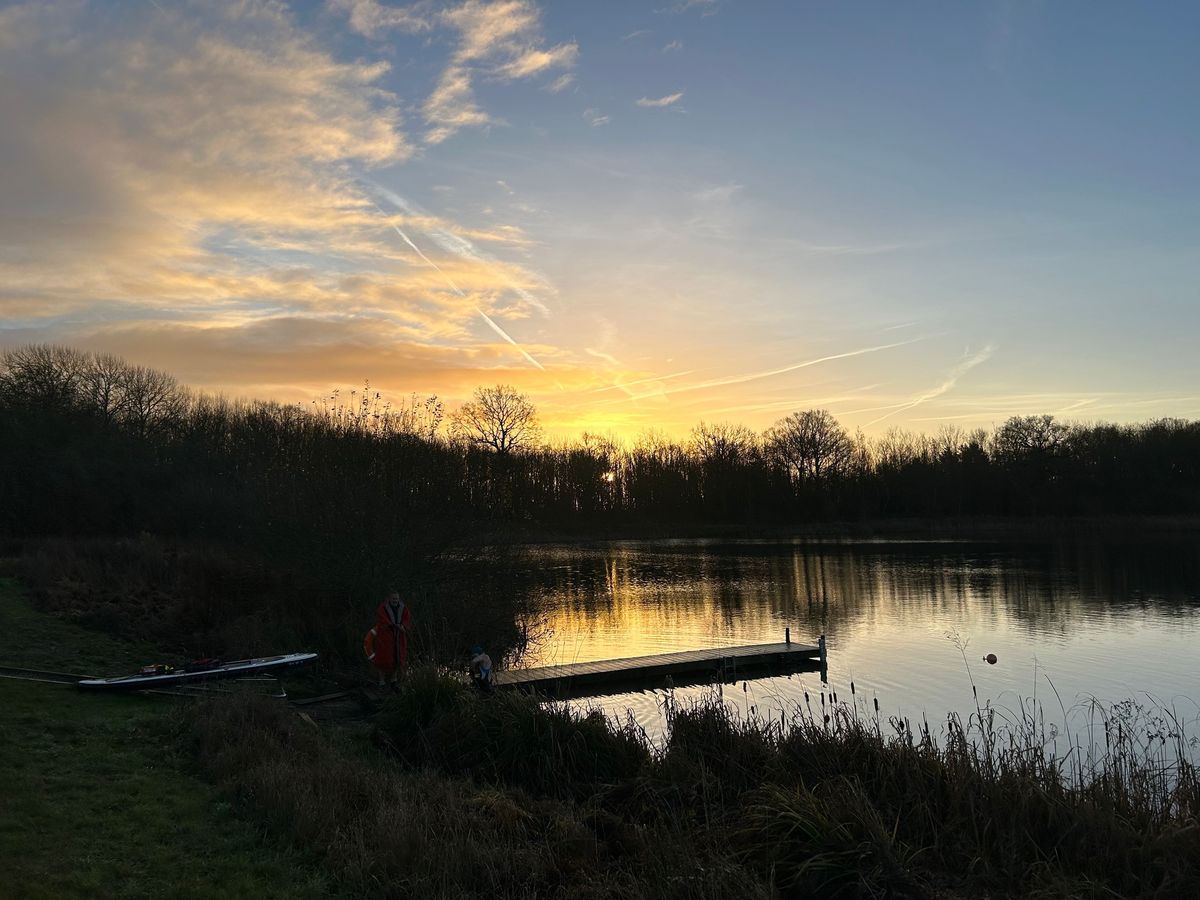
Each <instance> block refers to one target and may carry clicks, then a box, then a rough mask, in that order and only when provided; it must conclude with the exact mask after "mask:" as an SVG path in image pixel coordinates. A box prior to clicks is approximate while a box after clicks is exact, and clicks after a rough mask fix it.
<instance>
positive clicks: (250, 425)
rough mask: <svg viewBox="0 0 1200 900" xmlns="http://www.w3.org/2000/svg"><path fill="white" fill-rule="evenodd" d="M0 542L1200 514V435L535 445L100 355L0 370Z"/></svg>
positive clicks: (513, 401)
mask: <svg viewBox="0 0 1200 900" xmlns="http://www.w3.org/2000/svg"><path fill="white" fill-rule="evenodd" d="M0 429H2V431H3V433H4V434H5V436H6V437H5V440H4V441H3V442H0V463H2V464H3V471H4V472H5V473H6V474H5V475H4V476H0V510H2V512H0V529H3V531H5V532H7V533H10V534H13V533H24V534H31V533H32V534H61V533H67V532H73V533H78V532H81V531H82V532H85V533H104V534H113V533H129V532H132V533H139V532H142V531H150V532H152V533H158V534H161V533H204V534H207V535H211V536H237V537H238V539H239V540H242V539H244V538H245V537H246V536H247V535H248V534H255V533H261V532H262V531H263V530H266V531H269V532H272V533H274V534H276V535H278V534H279V533H280V532H281V531H282V532H287V533H290V534H294V529H295V528H297V527H299V528H300V529H302V531H303V533H304V534H306V535H310V536H315V535H318V534H319V535H321V536H322V537H321V538H319V539H320V540H328V539H329V538H330V535H331V533H336V532H339V531H343V530H345V529H347V528H352V529H356V530H358V531H359V533H360V534H364V535H378V534H379V531H380V529H381V528H382V529H384V530H387V529H391V528H395V527H409V526H411V525H413V524H414V523H415V522H416V521H420V522H422V523H430V522H432V521H435V520H446V519H448V518H453V519H454V520H455V521H457V522H460V523H461V522H463V521H471V522H474V523H480V522H492V523H494V522H513V523H540V524H545V525H551V526H553V525H561V524H585V525H586V524H596V525H613V524H620V523H629V524H637V523H666V524H670V523H680V524H685V523H686V524H694V523H697V522H709V523H752V524H760V525H769V526H778V525H788V524H798V523H805V522H820V521H829V520H839V521H852V520H864V519H871V518H901V517H945V516H1103V515H1130V514H1133V515H1193V514H1196V513H1200V421H1186V420H1181V419H1160V420H1155V421H1150V422H1144V423H1139V424H1131V425H1117V424H1110V423H1087V424H1085V423H1064V422H1060V421H1058V420H1056V419H1055V418H1054V417H1053V416H1051V415H1029V416H1014V417H1012V418H1010V419H1008V420H1007V421H1005V422H1004V423H1002V424H1001V425H999V426H997V427H995V428H993V429H990V430H985V429H976V430H973V431H965V430H963V429H960V428H956V427H953V426H944V427H942V428H941V429H939V430H938V431H937V432H936V433H934V434H914V433H911V432H906V431H902V430H899V429H893V430H891V431H888V432H887V433H885V434H884V435H882V436H879V437H867V436H865V435H863V434H862V433H861V432H851V431H849V430H848V429H846V428H845V427H844V426H843V425H841V424H840V423H839V422H838V421H837V420H836V419H835V418H834V417H833V416H832V415H831V414H830V413H828V412H826V411H824V410H798V411H796V412H794V413H792V414H790V415H788V416H785V417H783V418H781V419H780V420H779V421H778V422H776V423H775V424H774V425H773V426H772V427H770V428H769V429H767V430H766V431H764V432H761V433H759V432H755V431H752V430H750V429H749V428H746V427H745V426H743V425H739V424H735V423H726V422H720V423H713V422H700V423H698V424H697V425H696V426H695V427H694V428H693V429H692V431H691V434H690V436H689V437H688V438H686V439H682V440H678V439H673V438H670V437H667V436H665V435H663V434H661V433H657V432H647V433H645V434H643V435H641V436H640V437H638V438H636V439H635V440H633V441H632V442H629V443H624V442H621V441H619V440H617V439H615V438H613V437H611V436H605V435H598V434H591V433H584V434H582V435H581V436H580V437H579V438H578V439H577V440H574V441H559V442H556V443H547V442H545V441H543V440H542V439H541V431H540V429H539V427H538V419H537V410H536V408H535V407H534V405H533V403H532V402H531V401H530V400H529V398H528V397H525V396H524V395H522V394H520V393H518V392H517V391H515V390H514V389H512V388H510V387H506V386H503V385H500V386H496V387H486V388H480V389H479V390H477V391H476V392H475V396H474V398H473V399H472V400H471V401H470V402H467V403H465V404H464V405H463V406H462V407H461V408H460V409H458V410H455V411H453V412H451V413H449V414H447V411H446V410H445V408H444V406H443V403H442V402H441V401H440V400H439V399H438V398H436V397H418V396H416V395H410V396H408V397H406V398H403V399H400V400H398V401H396V400H388V399H387V398H385V397H383V396H381V395H380V394H379V393H378V392H375V391H373V390H371V389H370V387H369V385H368V387H366V388H365V389H363V390H361V391H359V390H354V391H350V392H346V393H342V392H334V393H332V394H330V395H329V396H327V397H325V398H323V399H322V400H320V401H318V402H314V403H312V404H310V405H308V406H299V405H286V404H281V403H276V402H269V401H253V402H241V401H229V400H225V399H222V398H218V397H213V396H209V395H204V394H196V393H193V392H191V391H188V390H186V389H184V388H182V387H181V386H180V385H179V384H178V383H177V382H176V380H175V379H174V378H173V377H172V376H171V375H169V374H167V373H164V372H159V371H156V370H153V369H147V368H145V367H141V366H136V365H131V364H128V363H126V362H124V361H123V360H121V359H119V358H117V357H114V356H110V355H104V354H91V353H84V352H80V351H77V350H73V349H70V348H65V347H56V346H45V345H40V346H28V347H22V348H18V349H14V350H10V351H8V352H6V353H4V354H3V355H2V356H0Z"/></svg>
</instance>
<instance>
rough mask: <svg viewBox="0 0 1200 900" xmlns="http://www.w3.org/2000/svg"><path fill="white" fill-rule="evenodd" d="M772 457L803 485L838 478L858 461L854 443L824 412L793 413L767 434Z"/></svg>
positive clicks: (817, 410)
mask: <svg viewBox="0 0 1200 900" xmlns="http://www.w3.org/2000/svg"><path fill="white" fill-rule="evenodd" d="M766 437H767V446H768V448H769V449H770V452H771V455H772V457H774V459H775V460H776V461H777V462H778V463H779V464H781V465H783V466H785V467H786V468H787V470H788V472H789V473H790V474H791V476H792V477H793V478H794V479H796V480H797V481H799V482H807V481H816V482H820V481H822V480H824V479H830V478H837V477H838V476H840V475H842V474H843V473H845V471H846V470H847V469H848V467H849V466H850V462H851V460H852V459H853V458H854V442H853V441H852V440H851V439H850V435H849V433H848V432H847V431H846V429H845V428H843V427H842V426H841V425H840V424H839V423H838V420H837V419H835V418H834V417H833V416H832V415H830V414H829V412H827V411H826V410H823V409H810V410H807V411H806V412H798V413H792V414H791V415H790V416H787V417H786V418H783V419H780V420H779V421H778V422H776V423H775V424H774V425H773V426H771V428H770V429H769V430H768V431H767V436H766Z"/></svg>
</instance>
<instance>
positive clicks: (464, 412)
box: [450, 384, 541, 455]
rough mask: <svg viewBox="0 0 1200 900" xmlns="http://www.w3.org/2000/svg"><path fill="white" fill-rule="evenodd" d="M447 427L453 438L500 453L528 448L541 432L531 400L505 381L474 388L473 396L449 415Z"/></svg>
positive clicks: (505, 453) (504, 453)
mask: <svg viewBox="0 0 1200 900" xmlns="http://www.w3.org/2000/svg"><path fill="white" fill-rule="evenodd" d="M450 427H451V433H452V434H453V435H454V436H455V437H457V438H460V439H462V440H465V441H466V442H468V443H470V444H476V445H479V446H482V447H490V448H491V449H492V450H495V451H496V452H497V453H499V454H502V455H507V454H509V453H513V452H514V451H518V450H526V449H529V448H530V447H532V446H533V445H534V444H535V443H536V442H537V440H538V436H539V435H540V433H541V428H540V426H539V425H538V420H537V410H536V409H535V408H534V405H533V403H532V402H530V400H529V398H528V397H527V396H525V395H524V394H522V393H519V392H518V391H517V389H516V388H513V387H510V386H508V385H506V384H498V385H496V386H495V387H491V388H477V389H476V390H475V397H474V399H473V400H471V401H469V402H467V403H464V404H463V405H462V406H461V407H460V408H459V409H458V410H457V412H455V413H454V415H453V416H452V417H451V423H450Z"/></svg>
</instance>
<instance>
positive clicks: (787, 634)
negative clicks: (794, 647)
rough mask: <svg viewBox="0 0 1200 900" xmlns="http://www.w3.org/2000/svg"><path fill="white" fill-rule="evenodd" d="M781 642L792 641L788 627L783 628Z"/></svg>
mask: <svg viewBox="0 0 1200 900" xmlns="http://www.w3.org/2000/svg"><path fill="white" fill-rule="evenodd" d="M783 642H784V643H785V644H790V643H791V642H792V629H791V628H790V627H788V628H784V629H783Z"/></svg>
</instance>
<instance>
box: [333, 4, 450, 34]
mask: <svg viewBox="0 0 1200 900" xmlns="http://www.w3.org/2000/svg"><path fill="white" fill-rule="evenodd" d="M326 4H327V6H328V7H329V8H330V9H331V10H333V11H335V12H342V13H345V14H346V16H347V17H348V19H349V22H350V27H351V28H352V29H353V30H355V31H357V32H358V33H359V34H361V35H364V36H366V37H371V38H374V37H382V36H383V34H384V33H385V32H388V31H404V32H409V33H412V34H418V33H420V32H424V31H429V30H431V29H432V28H433V25H434V17H433V14H432V8H431V6H430V4H429V3H428V2H424V3H414V4H413V5H411V6H386V5H384V4H382V3H380V2H379V0H326Z"/></svg>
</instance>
